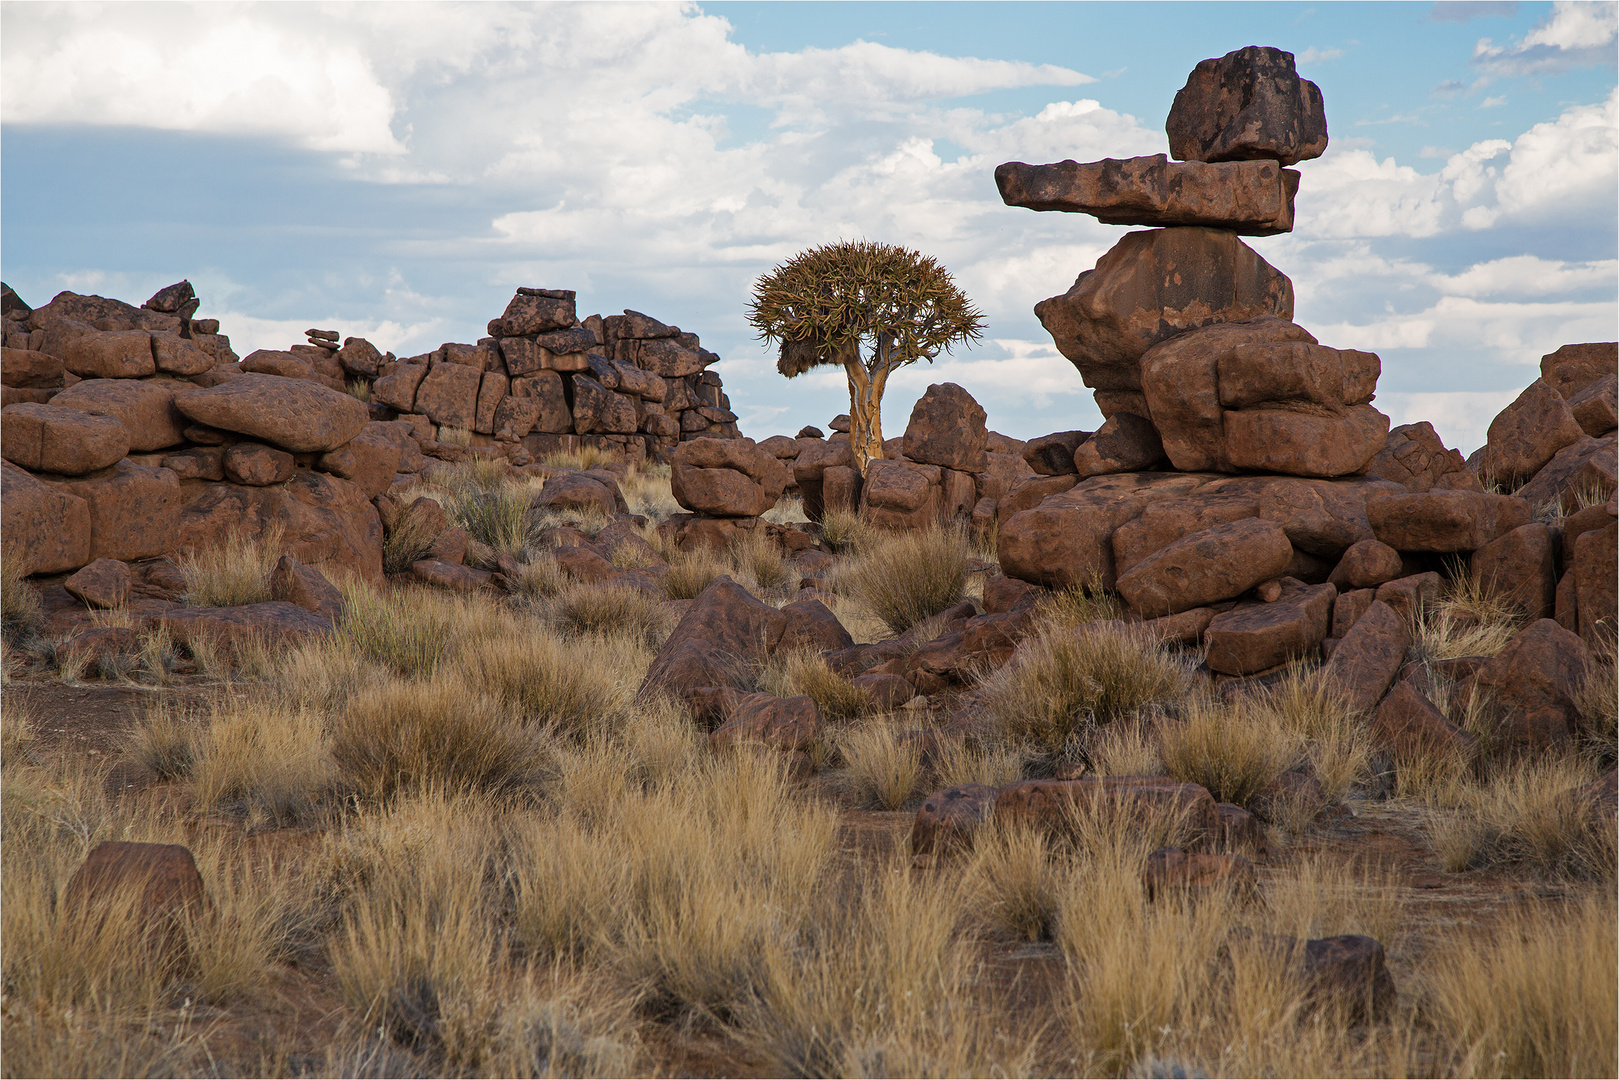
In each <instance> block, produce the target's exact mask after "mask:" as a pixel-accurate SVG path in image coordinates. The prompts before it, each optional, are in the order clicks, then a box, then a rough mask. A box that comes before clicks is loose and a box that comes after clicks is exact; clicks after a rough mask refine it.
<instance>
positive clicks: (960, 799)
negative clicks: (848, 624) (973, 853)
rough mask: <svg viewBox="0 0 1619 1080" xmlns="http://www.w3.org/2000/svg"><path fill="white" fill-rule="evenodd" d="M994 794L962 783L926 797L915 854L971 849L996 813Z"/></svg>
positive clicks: (915, 828) (915, 832)
mask: <svg viewBox="0 0 1619 1080" xmlns="http://www.w3.org/2000/svg"><path fill="white" fill-rule="evenodd" d="M861 677H862V678H869V677H870V676H861ZM995 796H996V789H995V788H992V787H986V786H985V785H983V784H962V785H960V786H958V787H948V788H945V789H944V790H943V791H936V792H934V793H933V794H932V795H929V796H928V797H927V798H925V799H923V800H922V805H921V806H919V807H917V810H916V818H915V820H914V821H913V822H912V823H911V854H912V856H914V857H916V858H918V859H934V858H937V857H938V856H941V855H945V854H947V853H949V852H952V851H965V850H967V849H968V848H971V847H972V844H973V837H974V836H975V835H977V833H978V830H979V829H981V828H983V826H984V824H985V823H986V822H988V821H989V820H990V818H991V817H992V816H993V815H994V813H995Z"/></svg>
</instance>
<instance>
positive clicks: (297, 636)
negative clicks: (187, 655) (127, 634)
mask: <svg viewBox="0 0 1619 1080" xmlns="http://www.w3.org/2000/svg"><path fill="white" fill-rule="evenodd" d="M157 621H158V623H159V625H161V626H162V627H163V629H165V630H167V631H168V632H169V636H170V637H171V638H173V639H174V641H175V643H176V644H177V645H182V646H184V645H190V644H191V643H192V642H193V641H197V640H200V639H206V640H208V641H209V642H210V643H211V644H214V645H219V646H224V647H225V648H234V647H236V646H237V645H239V644H243V643H245V642H247V641H252V640H258V641H265V642H269V643H272V644H281V643H292V642H297V641H300V640H303V639H305V638H309V637H313V636H315V635H317V634H324V633H327V632H329V631H330V630H331V628H332V624H331V623H330V622H329V621H327V620H326V619H324V618H322V617H321V616H319V615H316V614H315V613H314V612H311V611H305V610H304V609H303V608H301V607H298V606H296V605H294V604H289V603H287V602H285V601H282V600H267V601H265V602H264V603H262V604H243V605H242V606H241V607H183V608H172V609H170V610H168V611H165V612H164V613H163V614H162V615H160V616H159V617H158V620H157Z"/></svg>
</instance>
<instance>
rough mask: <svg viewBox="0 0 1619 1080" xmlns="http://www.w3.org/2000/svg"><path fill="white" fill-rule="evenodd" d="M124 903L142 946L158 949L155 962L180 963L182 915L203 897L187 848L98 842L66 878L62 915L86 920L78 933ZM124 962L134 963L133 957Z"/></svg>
mask: <svg viewBox="0 0 1619 1080" xmlns="http://www.w3.org/2000/svg"><path fill="white" fill-rule="evenodd" d="M130 902H133V903H134V904H135V912H134V914H135V918H136V920H137V922H138V923H139V924H140V926H141V930H142V933H143V936H144V943H145V944H147V945H149V946H153V947H156V948H157V949H159V950H161V951H160V954H159V957H158V958H157V959H158V960H159V962H160V963H165V964H176V963H179V962H182V961H183V960H184V959H185V956H186V952H187V944H186V938H187V935H186V929H187V927H186V922H187V919H188V916H191V915H195V914H200V913H201V912H202V911H203V910H205V909H206V908H207V906H208V893H207V890H206V889H205V888H204V887H203V882H202V875H201V874H199V873H197V863H196V860H195V859H193V858H192V857H191V852H190V850H188V849H187V848H185V847H182V846H181V845H179V844H144V843H135V842H133V841H128V840H103V841H101V842H100V843H98V844H96V846H95V847H93V848H91V849H90V853H89V854H88V855H86V856H85V858H84V862H83V863H82V864H81V865H80V866H79V868H78V870H76V871H74V873H73V876H72V877H71V878H70V879H68V883H67V888H65V889H64V890H62V901H61V907H62V911H63V912H64V913H71V915H73V916H75V917H77V918H78V919H85V920H87V923H88V925H83V929H86V930H89V929H91V928H92V927H95V926H98V925H99V919H100V918H105V917H106V914H107V913H110V911H111V910H112V909H114V908H116V907H119V906H122V905H123V904H126V903H130ZM81 925H82V924H81ZM85 944H86V945H88V944H89V943H88V942H86V943H85ZM125 959H126V960H127V961H128V962H138V960H139V957H138V956H129V957H126V958H125Z"/></svg>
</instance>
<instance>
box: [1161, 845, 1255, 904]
mask: <svg viewBox="0 0 1619 1080" xmlns="http://www.w3.org/2000/svg"><path fill="white" fill-rule="evenodd" d="M1256 884H1257V878H1256V877H1255V874H1254V864H1253V863H1251V862H1249V861H1248V860H1247V859H1245V858H1243V857H1242V856H1241V855H1230V854H1222V855H1215V854H1210V853H1207V852H1196V853H1193V854H1190V855H1188V854H1187V853H1186V852H1184V851H1182V850H1181V849H1180V848H1177V847H1161V848H1159V849H1157V850H1156V851H1154V852H1152V853H1151V854H1150V855H1148V856H1147V860H1146V862H1145V864H1143V866H1142V867H1141V886H1142V890H1143V891H1144V892H1145V893H1146V894H1147V899H1148V900H1156V899H1158V898H1159V897H1161V896H1167V895H1172V894H1177V893H1178V894H1181V895H1185V894H1196V893H1204V892H1209V891H1211V890H1215V889H1220V890H1232V891H1235V892H1238V893H1250V892H1252V891H1253V889H1254V887H1255V885H1256Z"/></svg>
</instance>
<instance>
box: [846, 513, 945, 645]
mask: <svg viewBox="0 0 1619 1080" xmlns="http://www.w3.org/2000/svg"><path fill="white" fill-rule="evenodd" d="M967 558H968V541H967V535H966V533H964V532H963V531H962V530H961V529H960V528H958V527H955V526H946V525H937V526H932V527H930V528H927V529H918V530H915V531H911V532H900V533H886V532H885V533H883V534H882V535H881V536H876V535H873V536H872V537H871V538H870V539H869V540H867V541H865V542H862V543H861V544H860V545H859V546H858V547H857V549H856V553H855V555H854V556H853V557H852V558H851V559H850V561H849V563H848V565H846V566H841V567H839V568H838V571H837V577H836V582H837V584H836V587H837V588H838V589H839V590H840V591H846V592H847V593H849V595H851V596H853V597H854V598H855V599H856V600H858V601H859V602H860V603H861V604H863V605H865V606H866V607H867V608H868V609H870V610H871V612H872V613H873V614H875V615H876V616H877V617H878V618H880V619H882V621H883V622H884V623H885V624H887V626H888V628H889V629H890V630H892V631H893V632H894V633H896V634H898V633H903V632H904V631H906V630H909V629H910V628H911V627H913V626H915V625H916V624H917V623H919V622H921V621H922V620H924V619H926V618H928V617H930V616H933V615H937V614H938V613H939V612H941V611H943V610H945V609H946V608H948V607H950V606H951V605H952V604H955V603H957V602H958V601H960V600H961V598H962V596H963V595H965V593H966V589H967Z"/></svg>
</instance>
